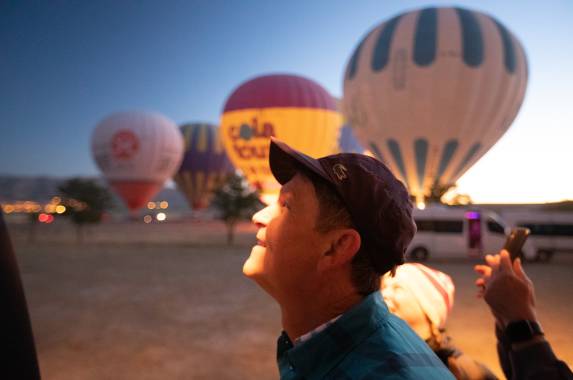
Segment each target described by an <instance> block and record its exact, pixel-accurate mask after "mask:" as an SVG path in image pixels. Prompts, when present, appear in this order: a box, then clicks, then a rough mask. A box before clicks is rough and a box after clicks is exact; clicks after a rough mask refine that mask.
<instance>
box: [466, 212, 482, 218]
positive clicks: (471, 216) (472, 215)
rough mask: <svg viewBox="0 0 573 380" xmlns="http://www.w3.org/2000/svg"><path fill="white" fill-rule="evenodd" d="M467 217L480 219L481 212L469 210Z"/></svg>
mask: <svg viewBox="0 0 573 380" xmlns="http://www.w3.org/2000/svg"><path fill="white" fill-rule="evenodd" d="M465 216H466V219H470V220H475V219H479V212H477V211H467V212H466V214H465Z"/></svg>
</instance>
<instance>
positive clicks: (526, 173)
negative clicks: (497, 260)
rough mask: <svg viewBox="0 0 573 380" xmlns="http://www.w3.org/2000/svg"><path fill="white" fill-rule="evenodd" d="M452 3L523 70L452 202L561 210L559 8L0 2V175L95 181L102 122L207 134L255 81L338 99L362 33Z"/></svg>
mask: <svg viewBox="0 0 573 380" xmlns="http://www.w3.org/2000/svg"><path fill="white" fill-rule="evenodd" d="M48 3H49V4H48ZM452 4H455V5H461V6H464V7H468V8H472V9H476V10H480V11H484V12H486V13H489V14H491V15H494V16H495V17H497V18H498V19H499V20H501V21H502V22H503V23H504V24H505V25H506V26H507V27H508V28H509V29H510V30H511V31H512V32H513V33H514V34H515V35H516V36H517V37H518V38H519V39H520V40H521V41H522V43H523V44H524V46H525V49H526V52H527V54H528V60H529V66H530V77H529V85H528V90H527V94H526V98H525V102H524V105H523V107H522V109H521V112H520V114H519V115H518V117H517V119H516V121H515V123H514V125H513V126H512V127H511V128H510V130H509V132H508V133H507V134H506V135H505V136H504V137H503V138H502V139H501V140H500V141H499V143H498V144H497V145H496V146H495V147H494V148H492V150H491V151H490V152H489V153H488V154H487V155H486V156H485V157H484V158H483V159H482V160H481V161H480V162H478V163H477V164H476V165H475V166H474V167H473V168H472V169H470V171H468V173H467V174H466V175H465V176H464V177H462V179H461V180H460V181H459V185H460V191H462V192H466V193H469V194H470V195H471V196H472V197H473V198H474V200H476V201H482V202H495V201H498V202H507V201H555V200H561V199H566V198H569V199H573V176H572V175H571V174H570V172H571V170H570V169H569V166H571V164H573V153H572V149H571V141H572V140H573V139H572V137H573V129H572V126H573V123H572V121H573V105H572V100H573V94H572V90H571V89H572V88H573V49H571V39H572V37H573V22H572V20H573V3H572V2H570V1H567V0H562V1H558V0H548V1H543V2H540V1H458V2H456V3H451V2H442V1H434V2H425V1H413V0H412V1H381V0H378V1H353V2H350V1H326V0H325V1H290V2H278V1H246V0H242V1H162V2H160V1H127V0H126V1H98V2H87V1H84V2H79V1H51V2H32V1H12V2H9V1H6V2H2V3H0V128H1V131H2V138H1V140H0V174H22V175H39V174H41V175H55V176H69V175H96V174H97V173H98V170H97V168H96V166H95V164H94V163H93V161H92V158H91V154H90V149H89V141H90V136H91V132H92V130H93V128H94V127H95V125H96V124H97V122H98V121H99V120H101V119H102V118H103V117H104V116H106V115H107V114H109V113H111V112H114V111H118V110H129V109H147V110H154V111H158V112H161V113H163V114H165V115H166V116H168V117H170V118H171V119H173V120H174V121H175V122H177V123H182V122H186V121H197V120H200V121H210V122H215V123H217V122H218V120H219V115H220V112H221V108H222V106H223V103H224V101H225V99H226V97H227V96H228V95H229V94H230V92H231V91H232V90H233V89H234V88H235V87H236V86H237V85H238V84H240V83H241V82H242V81H244V80H246V79H248V78H250V77H253V76H256V75H260V74H264V73H269V72H290V73H297V74H301V75H304V76H307V77H310V78H312V79H314V80H316V81H317V82H319V83H320V84H322V85H323V86H324V87H326V88H327V89H328V90H329V91H330V92H331V93H332V94H333V95H335V96H337V97H340V96H341V95H342V73H343V70H344V67H345V65H346V62H347V60H348V58H349V56H350V54H351V52H352V50H353V48H354V46H355V45H356V44H357V43H358V42H359V40H360V39H361V38H362V36H363V35H364V34H365V33H366V32H367V31H368V30H369V29H370V28H372V27H373V26H374V25H376V24H378V23H379V22H381V21H383V20H385V19H387V18H389V17H391V16H393V15H395V14H397V13H400V12H402V11H405V10H409V9H412V8H418V7H424V6H429V5H438V6H439V5H448V6H449V5H452Z"/></svg>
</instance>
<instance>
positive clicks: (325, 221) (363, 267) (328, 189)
mask: <svg viewBox="0 0 573 380" xmlns="http://www.w3.org/2000/svg"><path fill="white" fill-rule="evenodd" d="M299 173H300V174H302V175H304V176H305V177H306V178H308V179H309V180H310V182H311V183H312V185H313V187H314V191H315V193H316V198H317V199H318V207H319V209H318V210H319V213H318V218H317V220H316V224H315V228H316V230H317V231H318V232H321V233H326V232H329V231H332V230H333V229H336V228H353V229H355V230H357V228H356V227H355V226H354V224H353V223H352V218H351V216H350V213H349V212H348V210H347V209H346V206H345V205H344V202H343V201H342V199H341V198H340V196H339V195H338V194H337V193H336V191H335V190H334V189H333V188H332V186H331V185H329V184H328V183H327V182H326V181H325V180H323V179H322V178H320V177H319V176H318V175H316V174H315V173H313V172H311V171H310V170H308V169H306V168H304V167H300V169H299ZM357 231H358V230H357ZM359 233H360V232H359ZM366 249H367V247H365V246H364V245H361V247H360V248H359V250H358V252H357V253H356V255H355V256H354V258H353V259H352V262H351V278H352V283H353V285H354V287H355V288H356V290H357V291H358V293H359V294H361V295H364V296H365V295H368V294H370V293H372V292H375V291H377V290H379V289H380V274H379V273H378V272H377V271H376V270H375V269H374V266H373V265H372V263H371V262H370V253H369V252H367V251H366ZM395 267H396V265H395V264H394V265H392V264H390V263H389V264H388V269H387V270H386V272H387V271H390V270H392V271H393V270H394V268H395Z"/></svg>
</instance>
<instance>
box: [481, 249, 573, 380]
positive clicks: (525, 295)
mask: <svg viewBox="0 0 573 380" xmlns="http://www.w3.org/2000/svg"><path fill="white" fill-rule="evenodd" d="M485 261H486V265H476V266H475V268H474V269H475V271H476V272H477V273H478V275H479V277H478V279H477V280H476V285H477V286H478V288H479V292H478V296H479V297H482V298H483V299H484V300H485V302H486V303H487V304H488V306H489V307H490V310H491V312H492V314H493V316H494V317H495V333H496V336H497V339H498V342H497V352H498V356H499V361H500V364H501V367H502V369H503V372H504V373H505V376H506V377H507V378H508V379H511V380H571V379H573V373H572V372H571V370H570V369H569V367H568V366H567V364H565V362H563V361H561V360H559V359H558V358H557V357H556V356H555V354H554V353H553V350H552V349H551V346H550V344H549V342H548V341H547V340H546V339H545V335H544V333H543V329H542V328H541V325H540V324H539V320H538V319H537V313H536V309H535V290H534V288H533V283H532V282H531V280H530V279H529V277H527V275H526V274H525V272H524V271H523V268H522V266H521V260H520V259H519V258H517V259H515V261H514V262H513V263H512V262H511V259H510V257H509V253H508V252H507V251H506V250H502V251H501V252H500V253H499V254H497V255H487V256H486V258H485Z"/></svg>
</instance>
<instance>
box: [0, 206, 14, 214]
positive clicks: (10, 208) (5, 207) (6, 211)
mask: <svg viewBox="0 0 573 380" xmlns="http://www.w3.org/2000/svg"><path fill="white" fill-rule="evenodd" d="M2 208H3V209H4V212H5V213H6V214H10V213H11V212H12V211H14V206H12V205H4V206H2Z"/></svg>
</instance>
